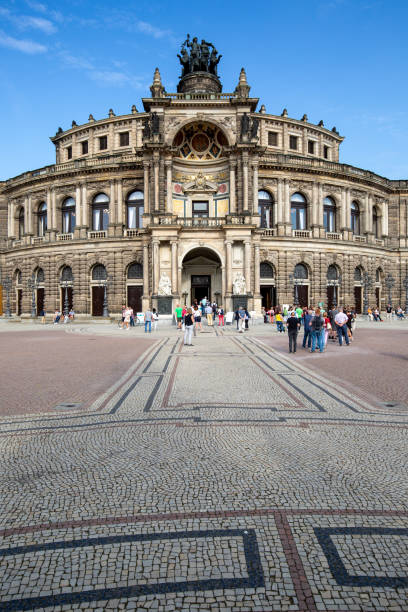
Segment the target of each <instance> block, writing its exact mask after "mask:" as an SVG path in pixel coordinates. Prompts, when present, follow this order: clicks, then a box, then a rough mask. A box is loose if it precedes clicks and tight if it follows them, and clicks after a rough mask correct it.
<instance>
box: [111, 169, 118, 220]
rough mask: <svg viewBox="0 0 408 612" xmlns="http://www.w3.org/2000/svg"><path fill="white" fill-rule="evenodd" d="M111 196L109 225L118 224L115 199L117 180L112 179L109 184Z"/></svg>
mask: <svg viewBox="0 0 408 612" xmlns="http://www.w3.org/2000/svg"><path fill="white" fill-rule="evenodd" d="M109 186H110V195H109V199H110V201H109V224H111V223H116V219H117V210H116V198H115V191H116V190H115V180H114V179H112V180H111V181H110V183H109Z"/></svg>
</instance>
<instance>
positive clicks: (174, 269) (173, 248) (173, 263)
mask: <svg viewBox="0 0 408 612" xmlns="http://www.w3.org/2000/svg"><path fill="white" fill-rule="evenodd" d="M177 280H178V279H177V240H172V241H171V292H172V294H173V295H176V294H177V293H178V291H179V290H178V287H177Z"/></svg>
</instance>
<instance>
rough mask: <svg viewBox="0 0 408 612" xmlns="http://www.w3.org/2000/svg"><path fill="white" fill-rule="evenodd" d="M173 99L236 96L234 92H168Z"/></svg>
mask: <svg viewBox="0 0 408 612" xmlns="http://www.w3.org/2000/svg"><path fill="white" fill-rule="evenodd" d="M165 97H166V98H170V99H171V100H230V99H232V98H235V97H236V96H235V94H233V93H166V96H165Z"/></svg>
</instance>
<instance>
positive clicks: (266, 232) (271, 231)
mask: <svg viewBox="0 0 408 612" xmlns="http://www.w3.org/2000/svg"><path fill="white" fill-rule="evenodd" d="M261 235H262V236H266V237H270V236H275V235H276V230H274V229H263V230H262V234H261Z"/></svg>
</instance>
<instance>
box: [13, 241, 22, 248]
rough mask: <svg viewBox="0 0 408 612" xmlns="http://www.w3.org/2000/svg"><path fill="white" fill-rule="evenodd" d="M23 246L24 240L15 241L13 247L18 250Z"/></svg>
mask: <svg viewBox="0 0 408 612" xmlns="http://www.w3.org/2000/svg"><path fill="white" fill-rule="evenodd" d="M22 244H23V241H22V240H13V247H15V248H18V247H21V246H22Z"/></svg>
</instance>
